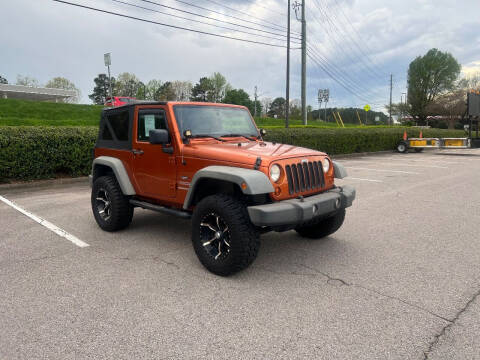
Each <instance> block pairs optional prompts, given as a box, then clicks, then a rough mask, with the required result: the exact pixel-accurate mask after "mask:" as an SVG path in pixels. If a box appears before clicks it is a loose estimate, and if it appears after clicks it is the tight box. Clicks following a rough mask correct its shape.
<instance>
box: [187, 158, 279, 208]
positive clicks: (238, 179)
mask: <svg viewBox="0 0 480 360" xmlns="http://www.w3.org/2000/svg"><path fill="white" fill-rule="evenodd" d="M202 179H215V180H223V181H227V182H230V183H233V184H236V185H238V186H239V188H240V189H241V190H242V192H243V193H244V194H246V195H258V194H269V193H272V192H274V191H275V189H274V188H273V185H272V183H271V182H270V179H269V178H268V177H267V175H265V174H264V173H263V172H261V171H259V170H252V169H245V168H238V167H232V166H217V165H214V166H207V167H205V168H203V169H201V170H199V171H197V173H196V174H195V175H194V176H193V179H192V182H191V184H190V188H189V189H188V193H187V196H186V197H185V201H184V203H183V208H184V209H188V208H189V207H190V206H191V204H192V202H193V196H194V194H195V191H196V188H197V186H198V183H199V181H200V180H202ZM243 183H245V184H246V188H245V189H244V188H242V184H243Z"/></svg>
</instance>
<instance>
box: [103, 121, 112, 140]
mask: <svg viewBox="0 0 480 360" xmlns="http://www.w3.org/2000/svg"><path fill="white" fill-rule="evenodd" d="M102 140H113V137H112V134H111V133H110V130H109V129H108V126H107V124H105V125H104V127H103V132H102Z"/></svg>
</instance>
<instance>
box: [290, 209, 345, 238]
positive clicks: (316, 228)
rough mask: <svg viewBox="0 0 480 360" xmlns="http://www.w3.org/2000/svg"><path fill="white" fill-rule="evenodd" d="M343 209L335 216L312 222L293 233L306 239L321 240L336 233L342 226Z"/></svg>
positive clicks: (343, 218)
mask: <svg viewBox="0 0 480 360" xmlns="http://www.w3.org/2000/svg"><path fill="white" fill-rule="evenodd" d="M345 213H346V212H345V209H343V210H340V211H339V212H337V213H336V214H335V215H333V216H330V217H328V218H325V219H321V220H313V221H310V222H308V223H305V224H302V225H300V226H297V227H296V228H295V231H296V232H297V233H298V234H299V235H300V236H302V237H305V238H308V239H314V240H316V239H321V238H324V237H326V236H328V235H331V234H333V233H334V232H336V231H337V230H338V229H340V227H341V226H342V225H343V221H344V220H345Z"/></svg>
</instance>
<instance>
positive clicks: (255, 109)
mask: <svg viewBox="0 0 480 360" xmlns="http://www.w3.org/2000/svg"><path fill="white" fill-rule="evenodd" d="M257 99H258V88H257V86H255V103H254V104H253V108H254V110H253V114H254V115H253V118H256V117H257Z"/></svg>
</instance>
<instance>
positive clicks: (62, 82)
mask: <svg viewBox="0 0 480 360" xmlns="http://www.w3.org/2000/svg"><path fill="white" fill-rule="evenodd" d="M45 87H46V88H50V89H63V90H69V91H74V92H75V96H73V97H70V98H67V99H63V100H61V102H66V103H71V104H76V103H78V102H79V101H80V96H81V92H80V90H79V89H78V88H77V87H76V86H75V84H74V83H73V82H71V81H70V80H68V79H65V78H63V77H55V78H53V79H51V80H50V81H49V82H48V83H47V84H46V85H45Z"/></svg>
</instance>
